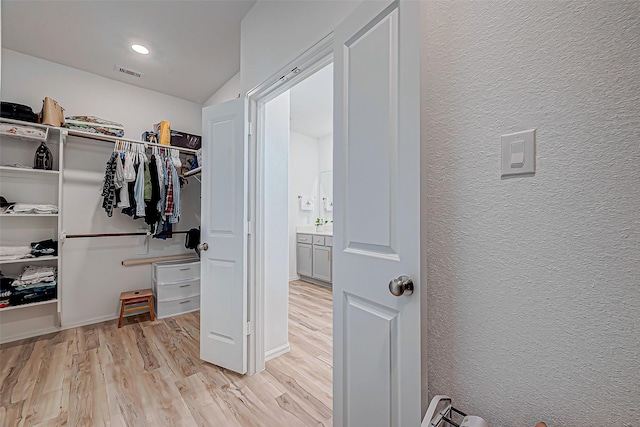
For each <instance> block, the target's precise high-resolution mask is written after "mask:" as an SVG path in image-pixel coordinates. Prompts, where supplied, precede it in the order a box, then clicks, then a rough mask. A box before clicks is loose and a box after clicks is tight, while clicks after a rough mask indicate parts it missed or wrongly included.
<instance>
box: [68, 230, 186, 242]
mask: <svg viewBox="0 0 640 427" xmlns="http://www.w3.org/2000/svg"><path fill="white" fill-rule="evenodd" d="M187 233H188V231H172V232H170V233H167V237H170V235H172V234H187ZM120 236H153V234H151V233H150V232H145V231H141V232H139V233H96V234H66V233H62V236H61V238H62V239H63V240H64V239H81V238H85V237H120Z"/></svg>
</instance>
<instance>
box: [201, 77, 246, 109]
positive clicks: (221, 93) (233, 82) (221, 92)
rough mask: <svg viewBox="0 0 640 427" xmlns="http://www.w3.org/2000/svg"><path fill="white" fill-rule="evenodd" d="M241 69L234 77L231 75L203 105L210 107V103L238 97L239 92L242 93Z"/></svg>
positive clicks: (213, 103) (218, 102)
mask: <svg viewBox="0 0 640 427" xmlns="http://www.w3.org/2000/svg"><path fill="white" fill-rule="evenodd" d="M240 92H241V90H240V71H238V72H237V73H236V74H235V75H234V76H233V77H231V78H230V79H229V80H228V81H227V82H226V83H225V84H224V85H222V87H221V88H220V89H218V90H217V91H216V93H214V94H213V95H211V96H210V97H209V99H207V100H206V101H205V102H204V104H202V106H203V107H208V106H210V105H215V104H220V103H223V102H225V101H231V100H232V99H236V98H237V97H238V94H240Z"/></svg>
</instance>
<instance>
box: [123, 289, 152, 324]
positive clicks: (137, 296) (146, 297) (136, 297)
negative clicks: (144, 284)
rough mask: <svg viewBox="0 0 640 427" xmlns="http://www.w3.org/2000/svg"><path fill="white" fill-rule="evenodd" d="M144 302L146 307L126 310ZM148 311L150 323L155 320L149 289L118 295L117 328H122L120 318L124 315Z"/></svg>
mask: <svg viewBox="0 0 640 427" xmlns="http://www.w3.org/2000/svg"><path fill="white" fill-rule="evenodd" d="M143 302H146V303H147V305H146V306H139V305H138V306H136V307H133V308H126V306H128V305H134V304H135V305H137V304H140V303H143ZM147 308H148V309H149V314H150V315H151V321H153V320H155V316H154V315H153V292H152V291H151V289H140V290H137V291H129V292H122V293H121V294H120V320H118V328H120V327H122V317H123V316H124V314H125V313H129V312H130V311H139V310H146V309H147Z"/></svg>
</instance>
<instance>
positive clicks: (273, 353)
mask: <svg viewBox="0 0 640 427" xmlns="http://www.w3.org/2000/svg"><path fill="white" fill-rule="evenodd" d="M290 350H291V346H290V345H289V343H286V344H284V345H281V346H280V347H276V348H274V349H273V350H269V351H267V352H266V353H265V354H264V361H265V362H266V361H268V360H271V359H274V358H276V357H278V356H282V355H283V354H285V353H288V352H289V351H290Z"/></svg>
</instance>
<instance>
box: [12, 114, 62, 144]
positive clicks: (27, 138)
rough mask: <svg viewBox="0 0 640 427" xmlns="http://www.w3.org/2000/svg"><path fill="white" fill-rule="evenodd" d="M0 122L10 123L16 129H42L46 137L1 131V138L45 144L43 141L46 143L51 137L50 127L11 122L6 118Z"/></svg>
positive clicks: (17, 121)
mask: <svg viewBox="0 0 640 427" xmlns="http://www.w3.org/2000/svg"><path fill="white" fill-rule="evenodd" d="M0 122H1V123H8V124H10V125H14V126H15V127H23V128H32V129H40V130H42V131H43V132H44V135H42V136H40V135H19V134H16V133H11V132H4V131H0V136H3V137H7V138H13V139H20V140H22V141H35V142H43V141H46V140H47V138H48V136H49V129H50V127H49V126H43V125H40V124H37V123H30V122H22V121H19V120H11V119H5V118H0Z"/></svg>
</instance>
